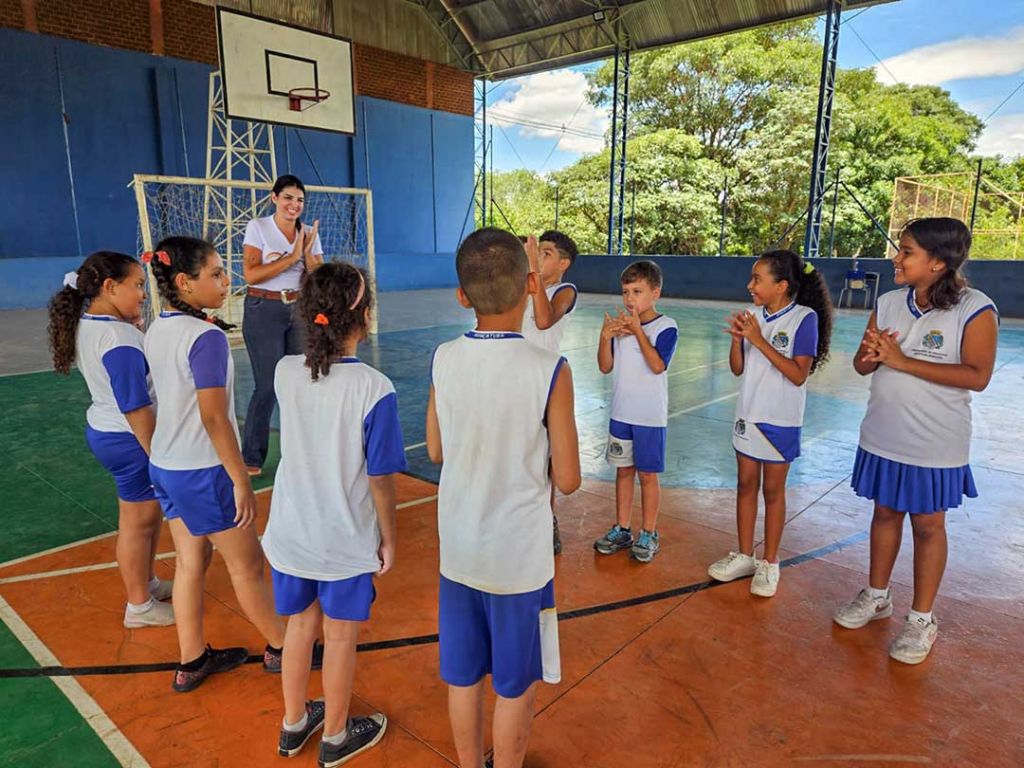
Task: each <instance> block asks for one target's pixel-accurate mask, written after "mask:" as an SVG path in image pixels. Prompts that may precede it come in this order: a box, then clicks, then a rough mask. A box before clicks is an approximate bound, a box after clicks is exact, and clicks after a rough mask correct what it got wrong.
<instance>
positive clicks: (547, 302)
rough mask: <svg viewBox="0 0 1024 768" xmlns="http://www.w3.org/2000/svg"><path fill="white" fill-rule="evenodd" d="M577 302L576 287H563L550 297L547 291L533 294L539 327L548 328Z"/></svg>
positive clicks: (534, 317)
mask: <svg viewBox="0 0 1024 768" xmlns="http://www.w3.org/2000/svg"><path fill="white" fill-rule="evenodd" d="M575 302H576V289H575V288H563V289H559V291H558V292H557V293H556V294H555V297H554V298H553V299H548V294H547V291H537V292H536V293H535V294H533V319H534V321H535V322H536V323H537V328H539V329H540V330H542V331H543V330H546V329H548V328H550V327H551V326H553V325H554V324H555V323H557V322H558V321H559V320H561V319H562V318H563V317H565V315H566V313H567V312H568V311H569V308H570V307H571V306H572V305H573V304H574V303H575Z"/></svg>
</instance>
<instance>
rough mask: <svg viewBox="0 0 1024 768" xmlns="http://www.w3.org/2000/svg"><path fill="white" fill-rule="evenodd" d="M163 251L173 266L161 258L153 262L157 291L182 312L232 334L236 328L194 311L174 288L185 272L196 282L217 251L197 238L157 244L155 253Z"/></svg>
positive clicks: (151, 266)
mask: <svg viewBox="0 0 1024 768" xmlns="http://www.w3.org/2000/svg"><path fill="white" fill-rule="evenodd" d="M161 251H163V252H165V253H166V254H167V255H168V256H169V257H170V259H171V263H170V264H164V263H163V262H162V261H160V259H159V258H158V257H156V256H154V257H153V260H152V261H151V262H150V263H149V268H150V269H151V270H153V276H154V277H156V287H157V290H158V291H160V296H161V297H162V298H163V300H164V301H166V302H167V303H168V304H169V305H170V306H172V307H174V308H175V309H176V310H178V311H179V312H182V313H184V314H186V315H191V316H192V317H195V318H198V319H199V320H205V321H206V322H208V323H213V324H214V325H216V326H217V327H218V328H220V329H221V330H222V331H230V330H232V329H233V328H234V327H235V326H233V325H232V324H231V323H228V322H225V321H224V320H221V319H220V318H219V317H215V316H214V315H207V314H206V313H205V312H203V311H202V310H201V309H197V308H196V307H193V306H192V305H191V304H189V303H188V302H187V301H185V300H184V299H183V298H181V294H180V293H178V286H176V285H175V284H174V277H175V275H177V274H178V273H179V272H183V273H184V274H186V275H188V276H189V277H191V278H192V279H193V280H194V279H195V278H197V277H199V273H200V272H201V271H202V269H203V265H204V264H205V263H206V259H207V258H209V256H210V254H212V253H216V252H217V251H216V249H215V248H214V247H213V246H212V245H210V243H208V242H206V241H205V240H200V239H199V238H197V237H165V238H164V239H163V240H161V241H160V242H159V243H158V244H157V246H156V250H155V251H154V253H160V252H161Z"/></svg>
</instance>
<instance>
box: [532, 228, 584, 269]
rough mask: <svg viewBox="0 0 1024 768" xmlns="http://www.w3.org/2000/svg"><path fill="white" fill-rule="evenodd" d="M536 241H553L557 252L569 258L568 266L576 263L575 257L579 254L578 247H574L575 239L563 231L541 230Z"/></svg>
mask: <svg viewBox="0 0 1024 768" xmlns="http://www.w3.org/2000/svg"><path fill="white" fill-rule="evenodd" d="M538 241H539V242H542V243H543V242H549V243H554V246H555V248H557V249H558V250H559V252H561V254H562V255H563V256H564V257H565V258H567V259H568V260H569V266H570V267H572V265H573V264H575V263H576V257H577V256H579V254H580V252H579V249H578V248H577V247H576V241H575V240H573V239H572V238H571V237H569V236H568V235H567V234H565V233H564V232H559V231H558V230H557V229H549V230H546V231H544V232H541V234H540V237H539V238H538Z"/></svg>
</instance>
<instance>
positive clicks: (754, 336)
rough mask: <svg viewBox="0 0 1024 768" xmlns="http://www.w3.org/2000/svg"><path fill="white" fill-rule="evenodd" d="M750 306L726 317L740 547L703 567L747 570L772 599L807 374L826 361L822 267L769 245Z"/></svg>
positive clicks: (731, 573)
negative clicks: (760, 506)
mask: <svg viewBox="0 0 1024 768" xmlns="http://www.w3.org/2000/svg"><path fill="white" fill-rule="evenodd" d="M747 290H748V291H749V292H750V296H751V298H752V299H753V300H754V307H753V308H752V309H748V310H745V311H743V312H737V313H735V314H733V315H732V316H731V317H730V318H729V325H728V327H727V328H726V332H727V333H729V334H730V335H731V336H732V346H731V348H730V350H729V367H730V369H731V370H732V372H733V375H734V376H739V377H741V381H740V396H739V400H738V401H737V403H736V419H735V422H734V424H733V435H732V442H733V448H734V449H735V450H736V469H737V475H738V481H737V489H736V528H737V537H738V539H739V547H738V550H737V551H736V552H730V553H729V554H728V555H726V556H725V557H723V558H722V559H721V560H718V561H716V562H714V563H713V564H712V565H711V567H710V568H708V574H709V575H710V576H711V578H713V579H715V580H717V581H732V580H734V579H738V578H741V577H744V576H751V575H753V577H754V578H753V580H752V581H751V582H750V592H751V594H753V595H757V596H759V597H772V596H773V595H774V594H775V591H776V590H777V589H778V585H779V546H780V545H781V543H782V529H783V527H784V526H785V524H786V477H787V476H788V475H789V466H790V464H791V463H792V462H793V460H794V459H796V458H797V457H798V456H799V455H800V430H801V427H802V426H803V423H804V405H805V403H806V399H807V377H808V376H810V375H811V374H812V373H814V372H815V371H817V370H819V369H820V368H821V366H822V365H823V364H824V363H825V361H826V360H828V351H829V342H830V341H831V337H832V315H833V307H832V299H831V297H830V296H829V292H828V286H827V285H826V284H825V280H824V278H823V277H822V276H821V273H820V272H818V270H816V269H815V268H814V266H813V265H812V264H811V263H810V262H809V261H804V260H802V259H801V258H800V257H799V256H797V255H796V254H795V253H793V252H792V251H769V252H767V253H765V254H764V255H762V256H761V257H760V258H759V259H758V260H757V261H756V262H755V263H754V267H753V269H752V270H751V276H750V282H749V283H747ZM762 487H763V494H764V505H765V513H764V557H763V558H761V559H757V558H756V557H755V555H754V529H755V526H756V523H757V496H758V491H759V490H761V489H762Z"/></svg>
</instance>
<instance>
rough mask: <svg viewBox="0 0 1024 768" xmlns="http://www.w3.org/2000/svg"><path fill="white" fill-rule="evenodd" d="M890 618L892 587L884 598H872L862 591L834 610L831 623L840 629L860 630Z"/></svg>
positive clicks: (868, 593)
mask: <svg viewBox="0 0 1024 768" xmlns="http://www.w3.org/2000/svg"><path fill="white" fill-rule="evenodd" d="M890 616H892V587H889V588H888V589H887V590H886V591H885V596H884V597H872V596H871V593H870V592H869V591H868V590H866V589H862V590H861V591H860V592H858V593H857V596H856V597H855V598H853V600H851V601H850V602H848V603H844V604H843V605H841V606H839V607H838V608H837V609H836V612H835V615H834V616H833V617H832V619H833V621H835V623H836V624H838V625H839V626H840V627H846V628H847V629H860V628H861V627H864V626H867V625H868V624H869V623H870V622H872V621H877V620H878V619H887V618H889V617H890Z"/></svg>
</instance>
